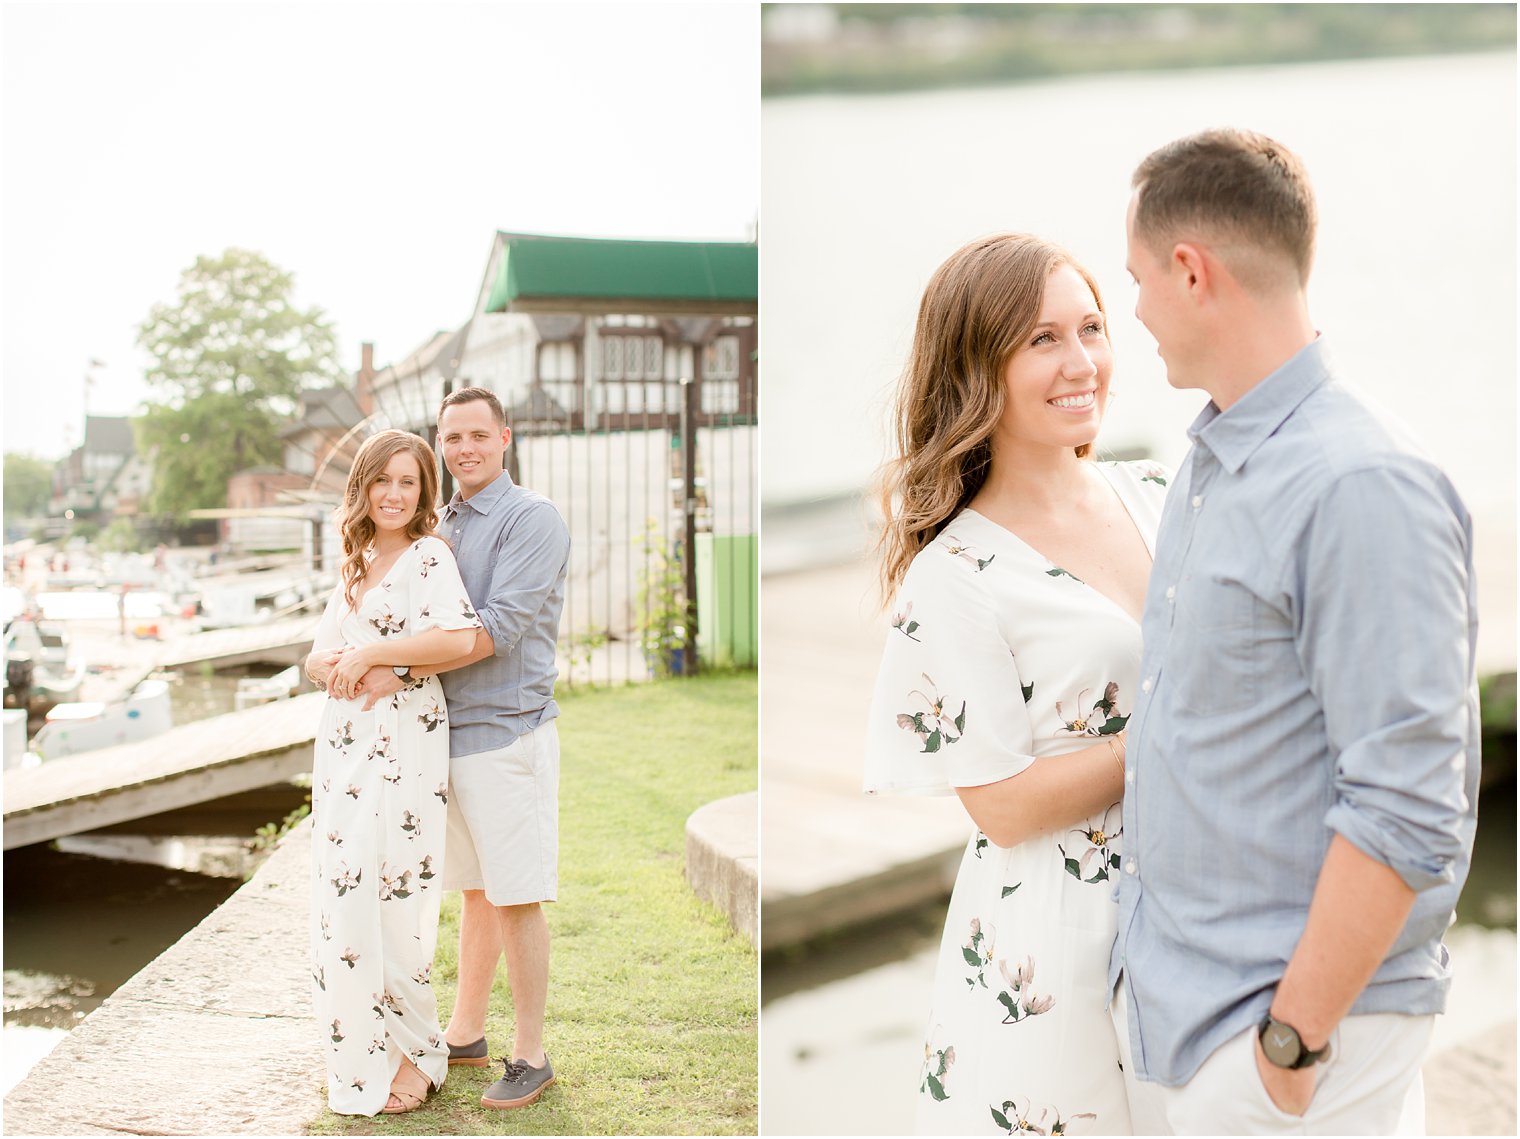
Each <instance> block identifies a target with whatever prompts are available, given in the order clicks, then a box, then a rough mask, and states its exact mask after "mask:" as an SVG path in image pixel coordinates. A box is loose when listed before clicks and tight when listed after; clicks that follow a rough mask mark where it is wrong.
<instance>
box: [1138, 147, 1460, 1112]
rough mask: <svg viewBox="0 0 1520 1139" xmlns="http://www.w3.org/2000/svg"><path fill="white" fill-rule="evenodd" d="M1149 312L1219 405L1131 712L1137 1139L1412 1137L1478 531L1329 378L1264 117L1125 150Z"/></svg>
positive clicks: (1456, 767) (1456, 857)
mask: <svg viewBox="0 0 1520 1139" xmlns="http://www.w3.org/2000/svg"><path fill="white" fill-rule="evenodd" d="M1127 226H1128V246H1129V260H1128V268H1129V271H1130V274H1131V275H1132V276H1133V277H1134V279H1135V282H1136V284H1137V286H1138V290H1139V293H1138V298H1137V301H1136V306H1135V315H1136V316H1137V317H1138V318H1139V319H1140V321H1141V322H1142V323H1143V324H1145V326H1146V327H1147V328H1148V329H1149V330H1150V331H1151V333H1152V335H1154V336H1155V338H1156V341H1157V343H1158V346H1159V351H1160V354H1161V356H1162V359H1163V360H1164V361H1165V364H1166V368H1167V377H1168V380H1169V381H1170V383H1171V384H1172V385H1173V386H1175V387H1181V388H1198V389H1201V390H1202V391H1204V392H1205V393H1207V394H1208V395H1209V397H1210V402H1209V403H1208V404H1207V405H1206V406H1205V408H1204V409H1203V411H1202V412H1201V413H1200V414H1199V416H1198V418H1197V420H1196V421H1195V422H1194V423H1193V425H1192V427H1191V428H1190V429H1189V437H1190V438H1191V440H1192V443H1193V446H1192V449H1191V450H1190V451H1189V453H1188V456H1187V459H1186V460H1185V462H1184V464H1183V467H1182V469H1181V470H1180V471H1179V472H1178V473H1177V476H1176V478H1175V480H1174V481H1173V484H1172V487H1171V490H1170V493H1169V496H1168V499H1167V503H1166V508H1165V511H1164V513H1163V516H1162V520H1161V528H1160V533H1159V535H1158V539H1157V552H1156V561H1155V565H1154V567H1153V569H1152V575H1151V581H1150V588H1149V592H1148V594H1147V599H1146V608H1145V619H1144V639H1145V648H1144V657H1143V660H1142V665H1141V677H1142V680H1141V692H1140V694H1139V696H1138V698H1137V702H1136V705H1135V711H1134V714H1133V716H1132V718H1131V721H1130V731H1129V741H1128V770H1127V771H1126V776H1125V780H1126V787H1125V799H1124V842H1125V852H1124V856H1123V869H1122V873H1121V874H1120V875H1119V888H1118V899H1119V906H1120V912H1119V924H1118V938H1117V941H1116V944H1115V947H1114V953H1113V959H1112V962H1111V966H1110V984H1111V987H1112V988H1113V990H1114V1000H1113V1009H1114V1014H1115V1027H1116V1030H1117V1031H1118V1033H1119V1036H1120V1044H1121V1049H1120V1051H1121V1055H1122V1056H1123V1057H1124V1067H1125V1072H1126V1077H1127V1079H1128V1087H1129V1092H1130V1099H1131V1111H1132V1115H1133V1119H1134V1124H1135V1130H1136V1132H1137V1133H1139V1134H1146V1133H1156V1134H1204V1133H1223V1134H1288V1133H1296V1134H1350V1133H1365V1134H1396V1133H1397V1134H1423V1133H1424V1109H1423V1094H1422V1089H1421V1086H1420V1079H1419V1065H1420V1061H1421V1059H1422V1058H1423V1055H1424V1052H1425V1047H1426V1044H1427V1042H1428V1040H1429V1036H1430V1031H1431V1026H1432V1024H1433V1021H1434V1015H1435V1014H1436V1013H1438V1012H1440V1011H1442V1009H1443V1008H1444V1005H1445V998H1446V990H1447V987H1448V984H1449V980H1450V969H1449V965H1448V957H1447V953H1446V949H1445V947H1444V946H1443V945H1442V944H1441V937H1442V934H1443V932H1444V931H1445V929H1446V928H1447V926H1448V925H1449V924H1450V921H1451V919H1452V912H1453V908H1454V906H1455V903H1456V899H1457V894H1458V892H1459V891H1460V889H1461V886H1462V883H1463V881H1464V880H1465V878H1466V875H1467V868H1468V862H1469V859H1470V856H1471V851H1472V841H1473V833H1474V829H1475V827H1476V812H1477V790H1478V734H1479V721H1478V704H1477V685H1476V681H1475V673H1474V646H1475V642H1476V634H1477V616H1476V605H1475V597H1476V594H1475V584H1474V579H1473V566H1472V530H1471V522H1470V519H1469V517H1468V514H1467V511H1466V509H1465V508H1464V507H1463V505H1462V502H1461V500H1460V499H1459V498H1458V496H1457V494H1456V491H1455V490H1454V489H1453V488H1452V486H1451V483H1450V482H1449V480H1448V479H1447V478H1446V476H1445V475H1444V474H1443V473H1442V472H1441V470H1440V469H1439V468H1438V467H1436V466H1435V464H1434V463H1432V462H1431V461H1430V460H1429V459H1428V458H1426V457H1425V456H1424V455H1423V454H1422V452H1421V451H1420V449H1419V447H1418V446H1417V445H1416V444H1415V443H1414V442H1413V441H1411V440H1410V439H1409V437H1408V436H1407V434H1406V433H1405V431H1404V430H1403V429H1402V428H1401V427H1400V426H1399V425H1397V424H1394V423H1392V422H1390V421H1389V420H1388V419H1386V418H1385V417H1384V416H1383V415H1382V414H1381V413H1380V412H1378V411H1377V410H1375V409H1374V408H1373V407H1372V406H1371V405H1370V404H1369V403H1368V402H1367V401H1366V400H1365V399H1364V397H1362V396H1360V395H1359V394H1357V393H1356V392H1355V391H1354V390H1353V389H1352V388H1350V387H1349V386H1348V385H1347V384H1346V383H1345V382H1344V381H1343V380H1342V379H1341V378H1340V376H1339V374H1338V372H1337V370H1336V367H1335V364H1334V362H1333V360H1332V359H1331V356H1330V352H1329V349H1328V348H1327V346H1326V344H1325V342H1324V340H1323V339H1321V338H1320V337H1319V336H1318V334H1317V333H1316V331H1315V328H1314V325H1313V323H1312V322H1311V320H1310V317H1309V313H1308V307H1307V302H1306V298H1305V287H1306V284H1307V281H1308V276H1309V269H1310V265H1311V262H1312V259H1313V251H1314V231H1315V208H1314V200H1313V194H1312V191H1311V189H1310V186H1309V180H1308V177H1307V175H1306V173H1305V171H1304V169H1303V166H1302V164H1301V163H1300V162H1299V160H1298V159H1297V158H1296V157H1295V156H1294V155H1293V154H1292V153H1291V152H1289V151H1288V150H1287V149H1286V148H1284V147H1283V146H1281V145H1280V144H1278V143H1276V142H1274V141H1273V140H1271V139H1269V138H1266V137H1264V136H1262V135H1259V134H1254V133H1251V132H1247V131H1238V130H1215V131H1207V132H1204V133H1202V134H1198V135H1194V136H1191V137H1189V138H1185V139H1181V140H1179V141H1177V142H1174V143H1171V144H1169V145H1167V146H1165V147H1163V148H1161V149H1160V150H1158V151H1156V152H1155V153H1154V154H1152V155H1150V156H1149V157H1148V158H1147V159H1146V160H1145V161H1144V162H1143V163H1142V164H1141V165H1140V167H1139V169H1138V170H1137V171H1136V174H1135V178H1134V193H1133V196H1132V197H1131V200H1130V207H1129V217H1128V223H1127Z"/></svg>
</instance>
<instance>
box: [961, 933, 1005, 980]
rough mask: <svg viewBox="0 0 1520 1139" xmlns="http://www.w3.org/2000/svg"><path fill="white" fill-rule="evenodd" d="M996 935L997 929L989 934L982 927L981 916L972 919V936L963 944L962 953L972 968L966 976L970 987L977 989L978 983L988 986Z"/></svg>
mask: <svg viewBox="0 0 1520 1139" xmlns="http://www.w3.org/2000/svg"><path fill="white" fill-rule="evenodd" d="M996 936H997V932H996V931H995V930H994V931H993V933H991V934H988V933H987V932H986V931H985V930H983V929H982V920H981V919H980V918H972V919H971V937H970V939H969V940H968V941H967V942H966V944H965V945H963V946H961V955H962V956H963V957H965V959H966V964H967V965H969V966H971V969H972V975H971V976H969V977H967V978H966V987H967V988H968V989H975V988H976V987H977V986H978V985H981V987H982V988H984V989H985V988H986V987H987V976H986V971H987V966H989V965H991V964H992V945H993V941H994V939H995V938H996Z"/></svg>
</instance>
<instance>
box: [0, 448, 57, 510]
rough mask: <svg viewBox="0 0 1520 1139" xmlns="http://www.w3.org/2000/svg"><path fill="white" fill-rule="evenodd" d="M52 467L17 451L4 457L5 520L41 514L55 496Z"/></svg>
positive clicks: (42, 460) (50, 464)
mask: <svg viewBox="0 0 1520 1139" xmlns="http://www.w3.org/2000/svg"><path fill="white" fill-rule="evenodd" d="M52 486H53V464H52V463H50V462H48V461H47V460H46V459H36V458H33V457H32V456H31V455H22V454H19V453H17V452H14V451H7V452H6V453H5V516H6V518H7V519H10V520H11V521H15V520H16V519H18V518H26V517H28V516H30V515H34V514H41V513H42V512H43V511H44V510H46V509H47V504H48V498H49V496H50V495H51V494H52Z"/></svg>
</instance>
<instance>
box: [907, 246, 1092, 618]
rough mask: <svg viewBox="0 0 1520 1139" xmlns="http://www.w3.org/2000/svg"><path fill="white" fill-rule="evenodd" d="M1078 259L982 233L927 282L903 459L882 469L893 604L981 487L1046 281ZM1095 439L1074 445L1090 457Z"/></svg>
mask: <svg viewBox="0 0 1520 1139" xmlns="http://www.w3.org/2000/svg"><path fill="white" fill-rule="evenodd" d="M1059 265H1070V266H1071V267H1072V268H1073V269H1075V270H1076V271H1077V273H1078V274H1080V275H1081V277H1082V279H1083V280H1084V281H1086V282H1087V286H1088V288H1090V289H1092V294H1093V299H1094V300H1096V301H1097V304H1098V311H1099V312H1102V313H1104V315H1105V317H1106V316H1107V313H1106V311H1105V310H1104V308H1103V296H1102V294H1101V293H1100V292H1099V291H1098V283H1097V282H1096V281H1095V280H1093V278H1092V274H1090V273H1089V272H1088V271H1087V270H1086V269H1084V268H1083V267H1082V266H1081V265H1080V264H1078V263H1077V261H1076V259H1075V258H1073V257H1072V256H1071V254H1070V253H1068V252H1067V251H1066V250H1064V249H1062V248H1061V247H1060V246H1059V245H1055V244H1053V243H1051V242H1048V241H1043V240H1041V239H1040V238H1038V237H1033V236H1031V235H1029V234H1026V233H1004V234H998V235H997V236H995V237H986V238H982V239H981V240H979V241H973V242H972V243H971V244H970V245H967V246H964V247H962V248H961V249H958V250H957V251H956V252H955V253H953V254H951V255H950V257H949V259H948V260H946V261H945V263H944V264H943V265H941V266H940V267H939V268H938V269H937V270H935V273H934V276H933V277H931V278H930V279H929V284H928V287H927V288H925V289H924V298H923V300H922V302H920V304H919V306H918V324H917V327H916V328H915V329H914V333H913V349H912V352H911V354H910V356H909V358H908V365H907V368H906V369H905V370H904V371H903V375H902V379H901V380H900V381H899V382H898V388H897V399H896V402H895V404H894V407H893V413H892V419H893V444H894V446H893V449H894V451H895V455H894V456H893V457H892V458H891V459H889V460H888V461H887V463H886V465H885V466H884V467H883V468H882V472H881V475H880V494H881V508H882V515H883V517H885V518H886V524H885V526H884V527H883V528H882V534H881V539H880V541H879V543H878V547H879V549H880V550H881V555H882V557H881V592H882V598H883V600H884V601H886V600H889V599H890V598H891V596H892V594H893V593H895V592H896V590H897V587H898V586H899V585H901V584H902V579H903V575H905V574H906V573H907V572H908V565H909V563H910V562H912V561H913V558H914V556H915V555H916V554H917V553H918V552H919V551H920V550H921V549H923V548H924V547H925V546H927V545H928V544H929V543H930V542H932V541H933V540H934V539H935V538H936V537H937V536H938V535H939V532H940V531H941V530H942V529H944V526H945V524H946V523H947V522H949V521H950V519H951V518H953V517H955V515H956V514H958V513H959V512H960V511H961V509H962V508H964V507H965V506H966V504H967V503H969V502H970V501H971V500H972V498H974V497H975V496H976V493H977V491H979V490H981V488H982V484H983V483H984V482H985V481H986V479H987V468H988V466H989V465H990V464H991V462H992V434H993V431H994V430H995V429H996V428H997V425H998V421H999V420H1000V419H1001V418H1002V416H1003V406H1004V400H1005V398H1006V396H1005V389H1004V385H1003V372H1004V369H1005V368H1006V367H1007V364H1008V360H1009V358H1010V357H1012V355H1013V354H1014V352H1015V351H1017V350H1018V349H1019V347H1021V346H1022V345H1023V344H1024V342H1025V340H1026V339H1027V338H1028V336H1029V334H1030V332H1031V331H1033V329H1034V326H1035V324H1036V322H1038V320H1039V319H1040V306H1041V304H1042V303H1043V302H1044V299H1045V283H1046V282H1047V281H1048V280H1049V279H1050V274H1051V271H1052V270H1053V269H1055V268H1056V267H1057V266H1059ZM1091 451H1092V444H1090V443H1087V444H1083V445H1082V446H1080V447H1078V448H1077V449H1076V452H1077V455H1078V456H1079V457H1081V458H1086V457H1087V455H1088V454H1089V453H1090V452H1091Z"/></svg>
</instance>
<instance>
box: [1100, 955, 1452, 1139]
mask: <svg viewBox="0 0 1520 1139" xmlns="http://www.w3.org/2000/svg"><path fill="white" fill-rule="evenodd" d="M1124 990H1125V986H1124V979H1123V978H1122V977H1121V978H1120V980H1119V987H1118V989H1117V990H1115V992H1114V1000H1113V1005H1112V1013H1113V1018H1114V1030H1115V1031H1116V1032H1117V1033H1118V1036H1119V1058H1120V1062H1121V1063H1122V1064H1123V1065H1124V1084H1125V1089H1126V1091H1128V1093H1129V1111H1130V1119H1131V1121H1132V1123H1133V1124H1134V1128H1135V1134H1136V1135H1424V1134H1425V1085H1424V1083H1423V1082H1422V1080H1421V1078H1420V1062H1421V1061H1422V1060H1423V1059H1424V1058H1425V1050H1426V1048H1427V1046H1428V1045H1429V1044H1430V1033H1431V1029H1432V1028H1433V1027H1434V1026H1435V1019H1436V1018H1435V1017H1434V1016H1429V1015H1427V1016H1401V1015H1399V1014H1397V1013H1374V1014H1368V1015H1365V1016H1348V1017H1347V1018H1346V1019H1345V1020H1343V1021H1342V1022H1341V1023H1340V1025H1339V1026H1337V1027H1336V1029H1335V1031H1334V1032H1333V1033H1332V1034H1331V1036H1330V1059H1328V1060H1326V1061H1325V1062H1324V1063H1323V1064H1316V1065H1315V1067H1314V1070H1315V1073H1316V1081H1315V1088H1314V1098H1313V1099H1312V1100H1310V1101H1309V1109H1308V1111H1306V1112H1305V1113H1304V1114H1303V1115H1302V1116H1295V1115H1289V1114H1288V1113H1287V1112H1285V1111H1282V1110H1280V1109H1279V1108H1278V1107H1277V1105H1276V1104H1274V1103H1273V1102H1272V1100H1271V1097H1269V1096H1268V1095H1267V1091H1266V1089H1265V1088H1264V1087H1262V1083H1261V1076H1260V1074H1259V1073H1258V1072H1257V1070H1256V1051H1255V1040H1256V1026H1255V1025H1254V1024H1253V1025H1252V1026H1251V1027H1250V1028H1248V1029H1246V1030H1245V1031H1244V1032H1242V1033H1240V1034H1239V1035H1237V1036H1234V1037H1231V1038H1230V1039H1229V1040H1227V1041H1225V1042H1224V1043H1223V1044H1221V1045H1220V1046H1219V1047H1218V1048H1217V1049H1216V1050H1215V1051H1214V1053H1213V1054H1212V1055H1211V1056H1209V1058H1208V1059H1207V1060H1205V1061H1204V1062H1203V1066H1202V1067H1201V1068H1199V1069H1198V1071H1197V1072H1196V1073H1195V1074H1194V1075H1193V1078H1192V1079H1191V1080H1189V1081H1188V1082H1187V1083H1185V1084H1183V1085H1182V1086H1181V1087H1177V1088H1169V1087H1166V1086H1164V1085H1162V1084H1158V1083H1152V1082H1149V1081H1145V1080H1137V1079H1136V1078H1135V1069H1134V1064H1133V1063H1132V1061H1131V1058H1130V1051H1129V1023H1128V1008H1129V1006H1128V1003H1127V1001H1126V995H1125V991H1124Z"/></svg>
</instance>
